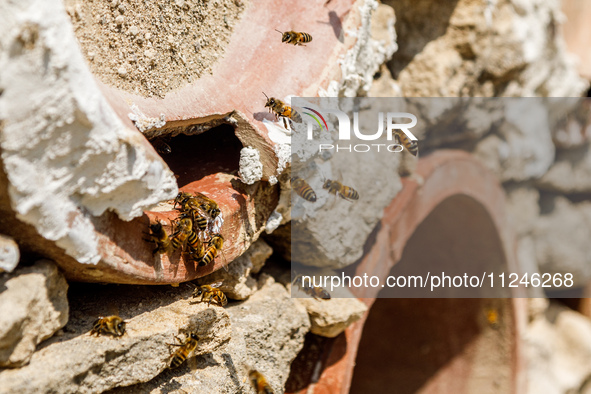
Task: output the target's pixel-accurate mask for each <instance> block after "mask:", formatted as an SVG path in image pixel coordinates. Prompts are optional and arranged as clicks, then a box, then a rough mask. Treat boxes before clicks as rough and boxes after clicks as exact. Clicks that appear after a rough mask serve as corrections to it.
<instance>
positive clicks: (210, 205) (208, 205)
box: [195, 192, 221, 219]
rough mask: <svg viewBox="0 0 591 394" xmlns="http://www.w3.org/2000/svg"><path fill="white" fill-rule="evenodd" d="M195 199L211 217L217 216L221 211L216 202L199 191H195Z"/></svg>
mask: <svg viewBox="0 0 591 394" xmlns="http://www.w3.org/2000/svg"><path fill="white" fill-rule="evenodd" d="M195 199H197V200H198V201H199V202H200V203H201V208H202V209H203V210H204V211H205V212H207V214H208V215H209V217H211V218H212V219H215V218H216V217H218V215H219V214H220V212H221V211H220V207H219V205H218V203H217V202H215V201H214V200H212V199H211V198H209V197H207V196H206V195H205V194H202V193H199V192H197V193H195Z"/></svg>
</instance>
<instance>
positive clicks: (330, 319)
mask: <svg viewBox="0 0 591 394" xmlns="http://www.w3.org/2000/svg"><path fill="white" fill-rule="evenodd" d="M298 302H299V303H300V304H302V305H304V307H305V308H306V311H308V316H310V323H311V324H312V327H311V328H310V331H311V332H312V334H316V335H320V336H323V337H328V338H334V337H336V336H337V335H339V334H340V333H342V332H343V331H345V329H346V328H347V327H349V326H350V325H351V324H352V323H355V322H356V321H357V320H359V319H361V317H362V316H363V314H364V313H365V312H367V306H366V305H365V304H364V303H363V302H361V301H359V300H358V299H357V298H355V297H353V295H351V298H334V297H333V298H331V299H330V300H317V299H314V298H298Z"/></svg>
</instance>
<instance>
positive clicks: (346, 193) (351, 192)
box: [339, 186, 359, 200]
mask: <svg viewBox="0 0 591 394" xmlns="http://www.w3.org/2000/svg"><path fill="white" fill-rule="evenodd" d="M339 194H340V195H341V197H343V198H346V199H349V200H359V193H357V190H355V189H353V188H352V187H349V186H343V188H342V189H341V190H340V192H339Z"/></svg>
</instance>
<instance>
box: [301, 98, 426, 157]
mask: <svg viewBox="0 0 591 394" xmlns="http://www.w3.org/2000/svg"><path fill="white" fill-rule="evenodd" d="M305 108H306V109H307V110H310V111H312V112H313V113H314V114H311V113H309V112H304V114H305V115H308V116H309V117H310V118H312V119H313V120H314V121H315V123H314V122H312V121H311V120H310V119H309V118H307V117H306V121H307V125H308V134H307V139H308V141H312V140H314V133H313V131H314V124H317V125H318V126H319V127H320V130H322V128H323V127H322V126H323V125H324V128H325V129H326V130H327V131H328V125H327V123H326V120H325V119H324V117H323V116H322V114H321V113H320V112H319V111H317V110H314V109H312V108H309V107H305ZM322 112H324V113H325V114H332V115H335V116H336V117H337V119H338V124H339V127H338V129H339V135H338V141H350V140H351V134H353V135H354V136H355V138H357V139H358V140H361V141H377V140H379V139H381V138H382V136H383V134H384V130H385V131H386V139H387V141H395V142H394V143H392V144H378V143H374V144H349V145H342V144H336V145H335V144H319V145H318V149H319V152H322V151H323V150H335V151H336V152H340V151H347V152H360V153H364V152H370V151H372V150H376V151H377V152H380V149H381V148H384V150H386V151H388V152H393V153H397V152H401V151H402V150H403V148H404V147H406V148H407V149H408V150H409V151H410V152H411V153H412V154H413V155H415V156H416V151H417V150H418V149H417V146H418V144H417V141H418V140H417V137H415V136H414V134H413V133H412V132H411V131H410V129H411V128H413V127H414V126H416V124H417V117H416V116H415V115H413V114H411V113H408V112H388V113H387V114H386V116H385V117H386V122H385V124H386V127H384V113H383V112H379V113H378V130H377V131H376V132H373V133H362V132H361V130H360V127H359V113H358V112H354V113H353V127H351V119H350V118H349V115H347V114H346V113H345V112H343V111H341V110H338V109H334V108H331V109H323V110H322ZM315 115H316V116H315ZM400 119H410V122H406V123H399V122H400ZM321 121H322V123H321ZM351 129H352V130H353V133H351ZM365 131H367V130H365Z"/></svg>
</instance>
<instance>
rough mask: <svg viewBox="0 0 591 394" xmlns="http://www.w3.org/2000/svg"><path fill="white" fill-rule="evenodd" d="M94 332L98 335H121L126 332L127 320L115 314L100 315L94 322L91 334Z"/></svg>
mask: <svg viewBox="0 0 591 394" xmlns="http://www.w3.org/2000/svg"><path fill="white" fill-rule="evenodd" d="M93 334H96V335H97V336H99V335H102V334H107V335H113V336H115V337H120V336H122V335H123V334H125V322H124V321H123V319H121V318H120V317H119V316H115V315H114V316H107V317H99V318H98V319H96V320H95V321H94V323H92V330H90V335H93Z"/></svg>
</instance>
